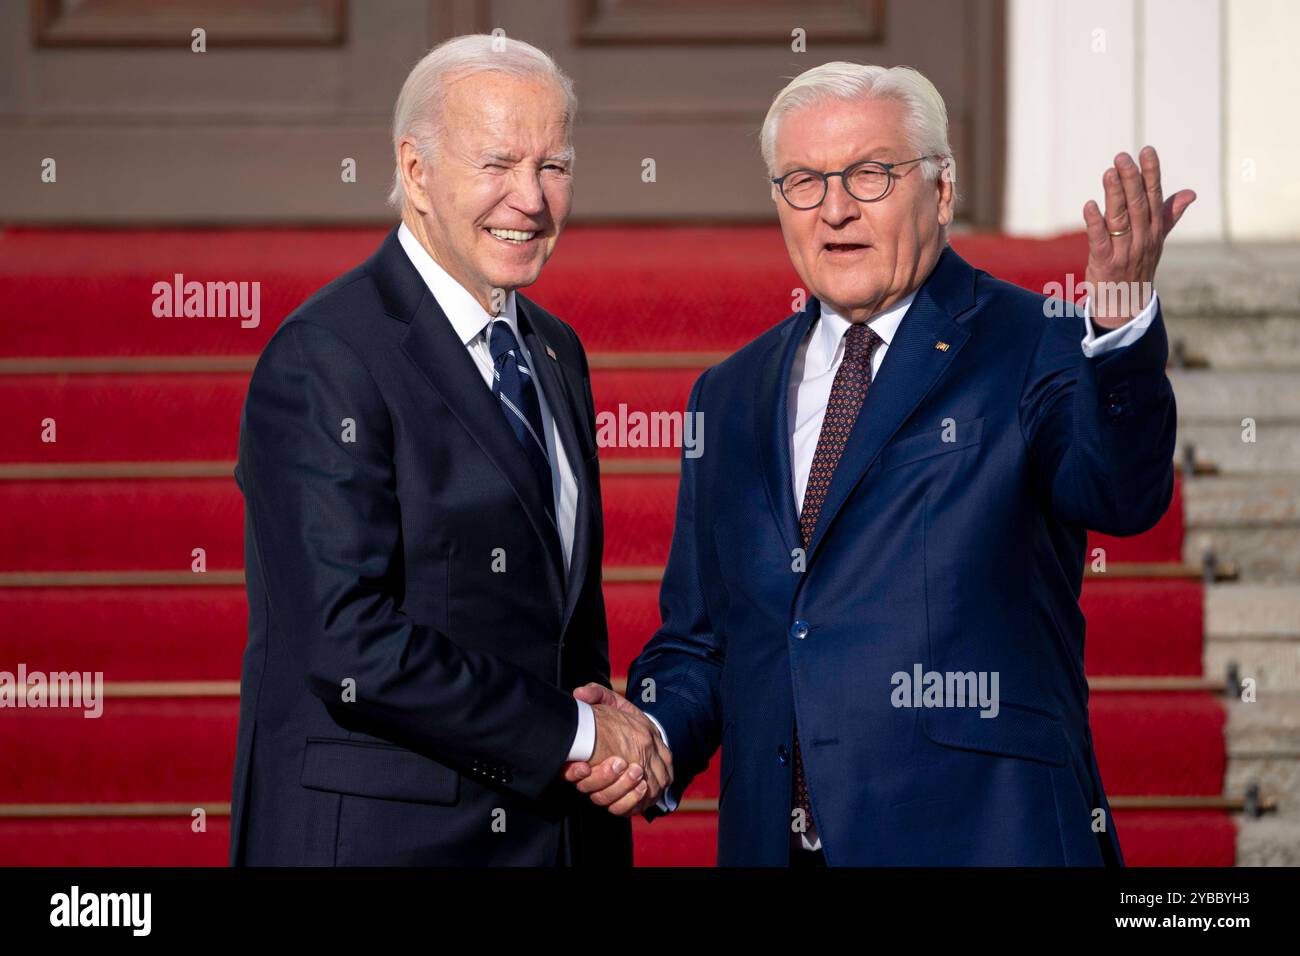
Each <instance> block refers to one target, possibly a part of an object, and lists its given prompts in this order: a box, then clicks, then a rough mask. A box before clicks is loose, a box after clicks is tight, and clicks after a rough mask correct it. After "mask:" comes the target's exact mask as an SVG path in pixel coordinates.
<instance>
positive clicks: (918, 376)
mask: <svg viewBox="0 0 1300 956" xmlns="http://www.w3.org/2000/svg"><path fill="white" fill-rule="evenodd" d="M974 305H975V270H974V269H972V268H971V267H970V265H968V264H967V263H966V261H965V260H964V259H962V258H961V257H960V256H958V255H957V253H956V252H954V251H953V250H952V248H951V247H950V246H946V247H944V250H943V252H942V253H940V256H939V261H938V262H937V263H935V267H934V269H933V270H932V271H931V272H930V275H929V276H928V277H927V278H926V280H925V282H924V283H922V285H921V288H920V289H919V290H918V291H917V294H916V298H915V299H913V300H912V305H911V307H910V308H909V309H908V310H907V314H906V315H905V316H904V317H903V321H902V323H901V324H900V325H899V327H898V331H897V332H895V333H894V339H893V341H892V342H890V343H889V349H888V351H886V352H885V358H884V360H883V361H882V362H881V364H880V371H879V372H878V373H877V374H876V376H875V378H874V379H873V380H872V383H871V388H870V389H868V391H867V397H866V400H865V401H864V402H863V404H862V410H861V411H860V412H859V413H858V418H857V421H856V422H855V423H854V426H853V431H852V432H851V433H850V434H849V440H848V442H847V444H846V445H845V446H844V453H843V455H842V456H841V457H840V460H839V464H837V465H836V466H835V473H834V474H833V475H832V476H831V485H830V488H829V489H828V490H827V492H826V501H825V503H824V504H823V505H822V512H821V516H820V517H819V518H818V519H817V528H816V530H815V531H814V532H813V537H812V541H811V542H810V543H809V546H808V559H809V561H811V560H812V558H813V556H814V555H815V554H816V553H817V549H818V546H819V545H820V544H821V542H822V540H823V539H824V538H825V537H826V534H827V530H828V529H829V528H830V526H831V524H832V523H833V522H834V520H835V515H836V513H837V512H838V511H839V510H840V508H841V507H843V505H844V503H845V501H847V500H848V498H849V495H850V494H852V492H853V489H854V488H855V487H857V485H858V483H859V482H860V481H861V480H862V477H863V475H864V474H866V472H867V471H868V469H870V468H871V466H872V465H873V464H874V463H875V461H876V458H877V457H878V456H879V455H880V452H881V449H883V448H884V446H885V444H886V443H887V442H888V441H889V440H890V439H891V438H892V437H893V436H894V434H895V433H896V432H897V431H898V429H899V428H900V427H901V426H902V424H903V423H904V422H905V421H906V420H907V418H908V417H909V416H910V415H911V414H912V412H913V411H915V409H916V407H917V405H919V404H920V403H921V400H922V399H924V398H925V396H926V395H927V394H929V392H930V390H931V389H932V388H934V386H935V383H937V382H938V381H939V380H940V379H941V378H942V377H943V376H944V374H945V373H946V372H947V371H948V370H949V369H950V368H951V367H952V364H953V362H954V360H955V359H956V358H957V353H958V352H960V351H961V349H962V346H963V345H965V344H966V340H967V339H968V338H969V337H970V332H969V331H968V330H967V328H966V326H965V325H962V324H959V322H958V321H957V320H958V319H959V318H960V317H961V316H962V315H963V314H964V313H965V312H967V311H968V310H969V309H971V308H972V307H973V306H974Z"/></svg>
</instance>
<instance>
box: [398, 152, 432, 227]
mask: <svg viewBox="0 0 1300 956" xmlns="http://www.w3.org/2000/svg"><path fill="white" fill-rule="evenodd" d="M397 167H398V169H400V170H401V173H402V188H403V189H405V191H406V200H407V202H409V203H410V204H411V205H412V206H414V207H415V209H416V210H417V211H418V212H420V213H422V214H425V213H428V212H429V211H430V208H431V205H432V204H431V203H430V202H429V194H428V193H427V192H426V191H425V188H424V177H425V174H426V172H427V170H428V168H429V164H428V163H426V162H425V160H424V157H423V156H422V155H421V153H420V150H419V148H418V147H417V146H416V143H415V140H413V139H411V138H410V137H409V136H404V137H402V140H401V142H399V143H398V144H397Z"/></svg>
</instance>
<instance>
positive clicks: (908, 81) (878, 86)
mask: <svg viewBox="0 0 1300 956" xmlns="http://www.w3.org/2000/svg"><path fill="white" fill-rule="evenodd" d="M885 98H888V99H894V100H897V101H899V102H901V103H902V104H903V106H904V107H905V115H904V120H903V123H904V127H903V131H904V135H905V136H906V137H907V142H908V145H909V146H910V147H911V148H912V150H913V153H914V154H915V155H916V156H926V157H936V156H938V157H942V159H943V160H946V164H945V162H943V161H941V160H937V159H934V158H927V159H926V160H925V161H924V162H922V163H919V164H918V165H919V166H920V167H921V169H922V171H923V174H924V176H925V178H926V179H928V180H933V179H934V178H935V177H936V176H938V175H939V171H940V169H943V168H944V167H945V165H946V166H947V168H948V170H949V174H950V176H951V177H952V180H953V189H954V192H955V190H956V188H957V183H956V169H955V167H954V165H953V162H952V149H951V147H949V145H948V108H947V107H946V106H944V103H943V97H942V96H940V95H939V91H938V90H937V89H935V86H934V84H933V83H931V82H930V81H929V80H927V79H926V78H925V76H924V75H922V74H921V73H920V72H918V71H917V70H914V69H912V68H911V67H910V66H894V67H883V66H867V65H865V64H862V63H845V62H843V61H836V62H834V63H823V64H822V65H821V66H815V67H813V68H812V69H811V70H805V71H804V72H803V73H800V74H799V75H798V76H796V77H795V78H794V79H793V80H791V81H790V83H789V84H788V85H787V86H786V88H785V89H783V90H782V91H781V92H780V93H778V94H776V99H774V100H773V101H772V106H771V108H770V109H768V111H767V118H766V119H764V120H763V130H762V133H760V135H759V143H760V146H761V148H762V150H763V162H764V163H766V164H767V174H768V175H769V176H775V175H776V134H777V129H778V127H779V126H780V123H781V119H782V117H784V116H785V115H786V114H788V113H791V112H793V111H795V110H798V109H802V108H804V107H806V106H811V105H813V104H815V103H822V102H825V101H827V100H850V101H852V100H862V99H885ZM901 158H902V157H900V159H901ZM906 158H907V159H912V158H913V157H912V156H908V157H906ZM954 198H955V197H954Z"/></svg>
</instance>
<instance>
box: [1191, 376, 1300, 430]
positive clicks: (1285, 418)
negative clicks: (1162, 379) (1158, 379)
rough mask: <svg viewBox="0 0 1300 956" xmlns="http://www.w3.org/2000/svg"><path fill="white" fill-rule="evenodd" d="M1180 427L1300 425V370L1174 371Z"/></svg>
mask: <svg viewBox="0 0 1300 956" xmlns="http://www.w3.org/2000/svg"><path fill="white" fill-rule="evenodd" d="M1169 381H1170V382H1171V383H1172V384H1173V386H1174V396H1175V398H1176V399H1177V402H1178V424H1179V426H1182V425H1183V424H1191V423H1201V422H1213V423H1217V424H1227V423H1234V424H1236V425H1237V427H1238V428H1239V429H1240V428H1241V427H1242V425H1241V420H1242V419H1243V418H1253V419H1254V420H1255V421H1256V423H1259V424H1263V423H1265V422H1292V423H1294V422H1300V369H1294V368H1261V369H1221V368H1211V369H1189V370H1185V371H1177V370H1172V371H1170V373H1169Z"/></svg>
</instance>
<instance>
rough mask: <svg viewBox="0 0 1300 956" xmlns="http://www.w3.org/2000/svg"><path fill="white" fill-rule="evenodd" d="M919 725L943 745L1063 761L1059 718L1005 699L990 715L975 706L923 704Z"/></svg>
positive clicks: (1006, 755)
mask: <svg viewBox="0 0 1300 956" xmlns="http://www.w3.org/2000/svg"><path fill="white" fill-rule="evenodd" d="M921 729H922V730H923V731H924V733H925V735H926V736H927V737H929V738H930V739H931V740H932V741H934V742H935V743H937V744H940V745H942V746H944V747H953V748H956V749H958V750H975V751H980V752H982V753H988V754H999V755H1001V756H1004V757H1023V758H1026V759H1029V760H1038V761H1041V762H1042V763H1046V764H1052V765H1053V766H1057V767H1060V766H1063V765H1064V764H1065V758H1066V739H1065V731H1064V730H1063V729H1062V726H1061V721H1060V719H1059V718H1057V717H1055V716H1053V715H1051V714H1048V713H1044V712H1042V711H1037V710H1031V709H1029V708H1028V707H1022V706H1020V705H1018V704H1011V703H1008V702H1007V701H1000V702H999V704H998V712H997V714H996V716H993V717H981V716H980V710H979V709H978V708H976V707H933V708H931V707H927V708H925V709H924V710H922V711H921Z"/></svg>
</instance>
